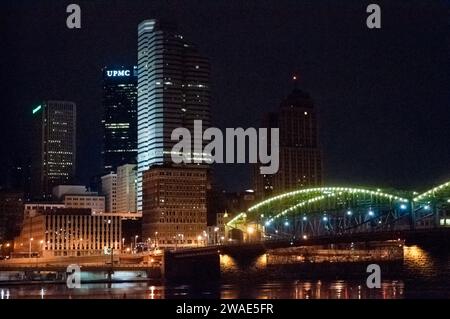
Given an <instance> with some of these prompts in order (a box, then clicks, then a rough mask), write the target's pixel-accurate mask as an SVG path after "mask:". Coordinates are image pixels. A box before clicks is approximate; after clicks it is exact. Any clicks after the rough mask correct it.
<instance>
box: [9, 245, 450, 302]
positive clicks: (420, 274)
mask: <svg viewBox="0 0 450 319" xmlns="http://www.w3.org/2000/svg"><path fill="white" fill-rule="evenodd" d="M227 258H228V257H225V259H222V260H221V262H222V264H223V265H226V266H228V267H229V268H235V269H236V263H235V261H234V260H233V259H231V258H228V259H227ZM265 261H266V259H265V257H264V256H262V257H260V258H259V259H258V260H257V261H256V265H257V266H261V267H263V266H264V263H265ZM257 268H259V267H256V269H257ZM290 277H294V279H283V280H277V279H268V278H267V277H263V278H261V276H260V275H258V274H257V270H256V271H255V276H250V277H249V278H247V279H245V280H241V279H239V280H236V279H235V280H233V279H231V280H230V279H224V280H223V282H216V283H214V282H209V283H207V285H204V286H197V285H164V284H162V283H161V282H134V283H113V284H83V285H82V288H81V289H68V288H67V287H66V286H65V285H62V284H53V285H51V284H43V285H41V284H34V285H16V286H14V285H9V286H8V285H3V284H0V298H1V299H17V298H33V299H55V298H58V299H61V298H74V299H75V298H91V299H98V298H101V299H122V298H128V299H131V298H139V299H191V298H196V299H201V298H202V299H203V298H223V299H243V298H245V299H397V298H450V292H449V287H450V253H449V251H448V250H447V249H444V250H442V249H440V250H438V251H434V250H433V249H423V248H421V247H418V246H410V247H405V248H404V263H403V267H401V269H400V270H399V272H398V273H397V272H396V273H394V274H391V275H389V276H388V275H386V274H384V275H383V269H382V286H381V288H380V289H369V288H367V286H366V284H365V282H366V278H367V277H364V278H355V279H351V280H348V279H346V280H332V279H330V280H328V279H327V280H324V278H325V277H324V278H320V279H321V280H317V279H314V280H312V279H311V278H305V277H302V276H299V275H298V274H296V273H295V272H294V273H293V274H291V276H290ZM298 277H301V278H298ZM328 278H329V277H328Z"/></svg>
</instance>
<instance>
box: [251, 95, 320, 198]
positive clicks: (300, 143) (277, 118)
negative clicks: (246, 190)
mask: <svg viewBox="0 0 450 319" xmlns="http://www.w3.org/2000/svg"><path fill="white" fill-rule="evenodd" d="M261 126H262V127H267V128H276V127H278V128H279V130H280V141H279V142H280V147H279V152H280V168H279V171H278V172H277V173H276V174H273V175H262V174H260V171H259V166H255V170H254V175H253V176H254V178H253V182H254V189H255V193H256V196H257V197H258V198H264V197H267V196H271V195H276V194H279V193H282V192H285V191H289V190H292V189H297V188H302V187H308V186H318V185H321V184H322V155H321V150H320V145H319V141H318V128H317V116H316V110H315V109H314V103H313V100H312V99H311V97H310V95H309V94H308V93H306V92H303V91H301V90H299V89H295V90H294V91H293V92H292V93H291V94H289V96H288V97H287V98H286V99H285V100H284V101H283V102H282V103H281V105H280V108H279V111H278V112H277V113H269V114H267V115H266V116H265V117H264V119H263V121H262V125H261ZM269 132H270V131H269ZM270 140H271V139H270V137H269V138H268V141H269V142H270Z"/></svg>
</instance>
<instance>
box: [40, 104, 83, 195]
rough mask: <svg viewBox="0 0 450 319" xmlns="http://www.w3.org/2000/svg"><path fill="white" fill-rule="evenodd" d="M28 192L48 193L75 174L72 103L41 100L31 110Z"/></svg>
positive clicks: (74, 108)
mask: <svg viewBox="0 0 450 319" xmlns="http://www.w3.org/2000/svg"><path fill="white" fill-rule="evenodd" d="M32 116H33V121H34V131H33V151H32V164H31V165H32V195H33V197H34V198H48V197H51V194H52V188H53V187H54V186H56V185H64V184H70V183H71V182H72V180H73V179H74V176H75V162H76V105H75V103H74V102H67V101H45V102H42V103H41V104H39V105H37V106H36V107H34V108H33V110H32Z"/></svg>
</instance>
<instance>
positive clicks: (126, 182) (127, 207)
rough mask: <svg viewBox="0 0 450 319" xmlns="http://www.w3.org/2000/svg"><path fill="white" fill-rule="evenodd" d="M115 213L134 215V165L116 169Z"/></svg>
mask: <svg viewBox="0 0 450 319" xmlns="http://www.w3.org/2000/svg"><path fill="white" fill-rule="evenodd" d="M116 207H117V212H119V213H136V212H137V210H136V165H135V164H125V165H121V166H119V167H117V198H116Z"/></svg>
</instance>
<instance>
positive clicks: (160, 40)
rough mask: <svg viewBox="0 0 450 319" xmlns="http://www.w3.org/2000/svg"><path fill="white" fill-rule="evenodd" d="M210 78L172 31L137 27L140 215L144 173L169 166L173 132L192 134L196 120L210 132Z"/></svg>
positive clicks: (155, 24)
mask: <svg viewBox="0 0 450 319" xmlns="http://www.w3.org/2000/svg"><path fill="white" fill-rule="evenodd" d="M209 76H210V66H209V61H208V59H207V58H205V57H204V56H202V55H201V54H199V52H198V51H197V49H196V47H195V46H194V45H193V44H192V43H190V42H188V41H187V40H186V39H185V38H184V37H183V36H182V35H181V34H180V33H179V32H178V31H177V29H176V27H174V26H173V25H171V24H168V23H165V22H161V21H159V20H145V21H143V22H142V23H140V24H139V27H138V87H139V90H138V168H137V210H138V211H141V210H142V201H143V199H142V178H143V174H144V172H145V171H146V170H148V169H149V168H151V167H152V166H154V165H162V164H168V163H171V162H172V160H171V150H172V147H173V146H174V145H175V144H176V143H177V141H172V140H171V133H172V131H173V130H174V129H175V128H179V127H184V128H187V129H189V130H190V131H191V132H193V125H194V120H202V121H203V127H204V128H207V127H209V126H210V84H209V83H210V80H209ZM192 135H193V134H192ZM198 138H199V137H194V136H193V140H196V139H198ZM200 138H201V137H200ZM190 155H192V154H190ZM194 155H198V154H194Z"/></svg>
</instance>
